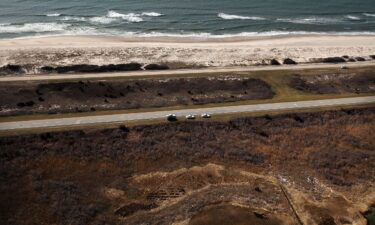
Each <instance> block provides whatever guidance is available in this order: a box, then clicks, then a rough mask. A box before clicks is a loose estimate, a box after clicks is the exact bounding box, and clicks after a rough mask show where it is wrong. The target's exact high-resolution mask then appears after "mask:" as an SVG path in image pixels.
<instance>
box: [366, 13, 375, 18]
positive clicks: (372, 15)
mask: <svg viewBox="0 0 375 225" xmlns="http://www.w3.org/2000/svg"><path fill="white" fill-rule="evenodd" d="M363 15H365V16H369V17H375V14H373V13H363Z"/></svg>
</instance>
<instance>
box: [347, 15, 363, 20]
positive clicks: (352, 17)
mask: <svg viewBox="0 0 375 225" xmlns="http://www.w3.org/2000/svg"><path fill="white" fill-rule="evenodd" d="M345 18H347V19H350V20H361V18H359V17H358V16H352V15H347V16H345Z"/></svg>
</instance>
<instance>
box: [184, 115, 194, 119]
mask: <svg viewBox="0 0 375 225" xmlns="http://www.w3.org/2000/svg"><path fill="white" fill-rule="evenodd" d="M185 118H186V119H188V120H194V119H195V115H193V114H189V115H186V116H185Z"/></svg>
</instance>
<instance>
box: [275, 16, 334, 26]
mask: <svg viewBox="0 0 375 225" xmlns="http://www.w3.org/2000/svg"><path fill="white" fill-rule="evenodd" d="M276 21H281V22H287V23H295V24H317V25H319V24H335V23H339V22H341V20H340V19H338V18H327V17H307V18H279V19H277V20H276Z"/></svg>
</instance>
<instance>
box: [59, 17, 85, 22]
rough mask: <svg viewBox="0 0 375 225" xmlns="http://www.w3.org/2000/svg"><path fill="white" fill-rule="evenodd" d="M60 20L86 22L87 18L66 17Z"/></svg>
mask: <svg viewBox="0 0 375 225" xmlns="http://www.w3.org/2000/svg"><path fill="white" fill-rule="evenodd" d="M60 20H62V21H86V18H85V17H79V16H64V17H62V18H61V19H60Z"/></svg>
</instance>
